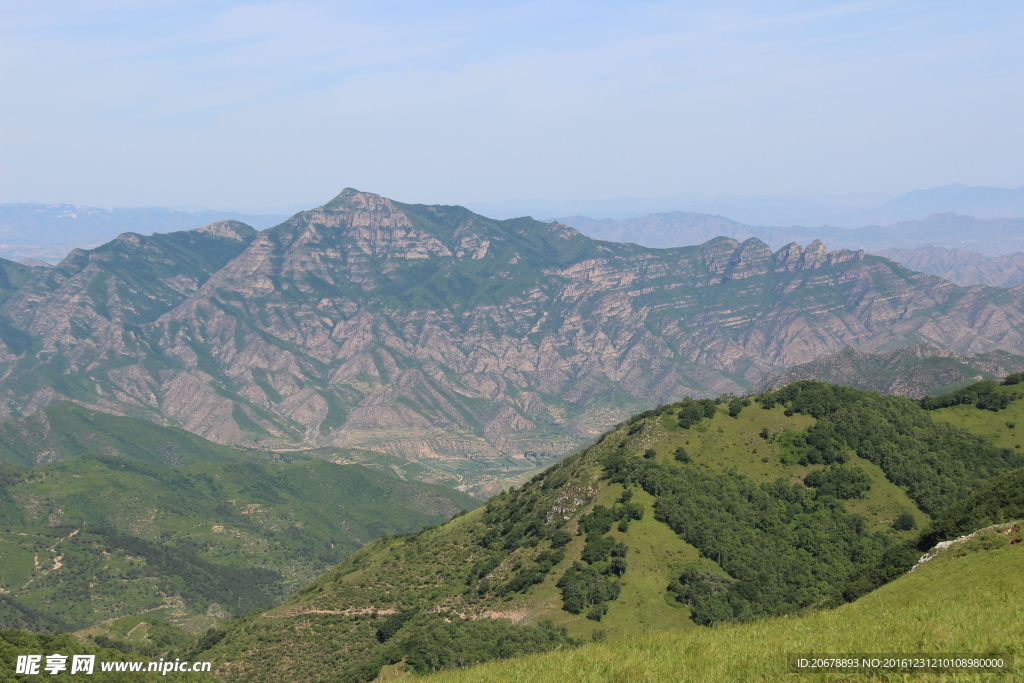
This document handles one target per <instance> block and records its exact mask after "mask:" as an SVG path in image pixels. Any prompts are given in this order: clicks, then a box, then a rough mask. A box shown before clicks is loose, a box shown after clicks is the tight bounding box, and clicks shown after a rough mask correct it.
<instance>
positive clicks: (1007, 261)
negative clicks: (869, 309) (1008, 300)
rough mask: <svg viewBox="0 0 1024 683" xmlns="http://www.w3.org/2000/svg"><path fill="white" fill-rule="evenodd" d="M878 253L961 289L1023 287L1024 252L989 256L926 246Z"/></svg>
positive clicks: (886, 250)
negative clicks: (977, 286)
mask: <svg viewBox="0 0 1024 683" xmlns="http://www.w3.org/2000/svg"><path fill="white" fill-rule="evenodd" d="M877 254H878V255H879V256H884V257H886V258H890V259H892V260H893V261H896V262H898V263H901V264H903V265H904V266H906V267H907V268H910V269H911V270H919V271H921V272H922V273H931V274H932V275H938V276H939V277H941V278H943V279H944V280H949V281H950V282H955V283H956V284H958V285H962V286H964V287H969V286H971V285H989V286H991V287H1016V286H1018V285H1021V284H1024V253H1022V252H1019V251H1018V252H1016V253H1013V254H1004V255H1003V256H992V257H989V256H984V255H983V254H979V253H978V252H975V251H968V250H965V249H947V248H944V247H933V246H931V245H928V246H924V247H916V248H914V249H882V250H880V251H878V252H877Z"/></svg>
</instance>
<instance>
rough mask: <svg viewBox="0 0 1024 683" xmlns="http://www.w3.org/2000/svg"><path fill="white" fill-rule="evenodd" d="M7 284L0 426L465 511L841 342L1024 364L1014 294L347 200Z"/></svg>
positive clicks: (719, 241) (143, 245)
mask: <svg viewBox="0 0 1024 683" xmlns="http://www.w3.org/2000/svg"><path fill="white" fill-rule="evenodd" d="M5 267H6V268H8V270H9V271H10V272H12V273H14V274H15V275H16V276H17V277H14V278H11V279H10V284H9V287H8V290H7V294H6V296H8V298H7V300H6V302H4V303H3V305H2V307H0V339H2V340H3V347H2V348H0V368H2V374H0V414H2V415H3V416H4V417H5V418H7V419H11V418H18V417H21V416H27V415H30V414H32V413H34V412H35V411H37V410H39V409H40V408H42V407H44V406H46V405H48V404H50V403H52V402H55V401H59V400H71V401H74V402H76V403H79V404H81V405H84V406H87V407H90V408H93V409H96V410H102V411H107V412H111V413H115V414H123V415H130V416H134V417H138V418H144V419H148V420H152V421H155V422H158V423H164V424H169V425H175V426H178V427H181V428H184V429H186V430H188V431H190V432H193V433H195V434H198V435H200V436H203V437H205V438H208V439H211V440H213V441H217V442H221V443H233V444H246V445H254V446H260V447H272V448H309V447H337V448H349V449H362V451H370V452H378V453H382V454H386V455H390V456H397V457H398V458H401V459H403V460H405V461H408V460H414V461H420V462H423V463H425V464H427V465H429V467H431V468H433V471H434V472H438V471H447V472H449V473H450V476H451V480H450V483H452V484H453V485H459V486H463V487H464V488H465V490H473V491H476V492H478V493H481V494H482V495H489V494H487V493H485V491H490V492H491V493H493V492H496V491H497V490H499V489H500V488H501V486H502V485H503V484H502V482H503V481H504V479H505V478H509V479H508V480H509V481H512V480H514V479H515V477H517V476H520V475H521V474H523V473H525V472H528V471H531V470H533V469H535V468H536V467H537V466H538V464H541V463H543V462H545V460H548V461H550V460H551V459H553V458H556V457H559V456H561V455H563V454H566V453H568V452H571V451H573V450H574V449H576V448H577V447H578V446H579V445H581V444H583V443H585V442H587V441H589V440H590V439H592V438H594V436H596V435H597V434H600V433H601V432H602V431H603V430H604V429H605V428H607V427H608V426H609V425H611V424H614V423H615V422H617V421H619V420H621V419H623V418H624V417H626V416H627V415H629V414H630V413H632V412H635V411H638V410H642V409H644V408H648V407H650V406H653V405H657V404H658V403H668V402H670V401H673V400H677V399H679V398H681V397H683V396H687V395H691V396H716V395H719V394H722V393H726V392H737V393H739V392H742V391H743V390H744V389H745V388H747V387H750V386H752V385H754V384H755V383H757V382H758V381H759V380H760V379H761V378H763V377H764V376H765V375H766V374H768V373H769V372H773V371H777V370H780V369H782V368H785V367H789V366H792V365H797V364H800V363H806V362H810V361H812V360H815V359H817V358H819V357H821V356H825V355H828V354H830V353H835V352H838V351H841V350H842V349H844V348H846V347H848V346H852V347H854V348H856V349H858V350H860V351H884V350H889V349H892V348H896V347H899V346H905V345H907V344H910V343H915V342H921V343H927V344H930V345H933V346H936V347H939V348H945V349H950V350H953V351H955V352H957V353H983V352H989V351H994V350H997V349H1001V350H1004V351H1008V352H1011V353H1024V335H1022V332H1024V308H1022V302H1024V290H1021V289H1019V288H1018V289H994V288H984V287H973V288H962V287H958V286H956V285H954V284H952V283H949V282H947V281H945V280H942V279H940V278H938V277H935V276H931V275H926V274H922V273H915V272H912V271H910V270H908V269H906V268H903V267H902V266H900V265H898V264H896V263H894V262H892V261H890V260H888V259H885V258H882V257H877V256H871V255H868V254H865V253H864V252H862V251H852V250H836V251H829V250H828V249H827V248H826V247H825V246H824V245H823V244H822V243H821V242H818V241H815V242H812V243H811V244H809V245H808V246H807V247H806V248H802V247H800V246H799V245H797V244H789V245H786V246H784V247H782V248H781V249H779V250H777V251H775V252H773V251H772V250H771V249H770V248H769V247H768V246H767V245H766V244H765V243H763V242H761V241H759V240H758V239H756V238H749V239H746V240H745V241H743V242H739V241H737V240H734V239H730V238H727V237H716V238H714V239H712V240H709V241H707V242H705V243H704V244H701V245H699V246H691V247H683V248H674V249H653V248H647V247H642V246H638V245H635V244H624V243H614V242H605V241H599V240H594V239H590V238H588V237H585V236H584V235H582V234H580V233H579V232H578V231H576V230H574V229H572V228H571V227H569V226H567V225H564V224H561V223H557V222H556V223H541V222H538V221H533V220H531V219H512V220H507V221H495V220H491V219H488V218H484V217H482V216H479V215H476V214H473V213H472V212H470V211H468V210H467V209H464V208H461V207H450V206H426V205H411V204H402V203H400V202H396V201H392V200H389V199H386V198H383V197H380V196H379V195H374V194H370V193H365V192H359V191H356V190H353V189H347V190H345V191H344V192H342V193H341V194H340V195H338V197H336V198H335V199H334V200H332V201H331V202H328V203H327V204H325V205H323V206H321V207H317V208H316V209H313V210H310V211H306V212H301V213H299V214H296V215H295V216H293V217H292V218H290V219H288V220H287V221H285V222H284V223H282V224H280V225H278V226H276V227H273V228H269V229H267V230H264V231H262V232H257V231H256V230H254V229H253V228H251V227H249V226H247V225H244V224H242V223H240V222H234V221H223V222H218V223H214V224H211V225H208V226H205V227H203V228H199V229H196V230H190V231H183V232H176V233H169V234H157V235H152V236H143V235H138V234H135V233H125V234H122V235H121V236H119V237H118V238H117V239H115V240H113V241H112V242H109V243H107V244H105V245H102V246H100V247H97V248H96V249H92V250H75V251H73V252H72V253H71V254H69V255H68V257H67V258H66V259H64V261H62V262H61V263H60V264H59V265H58V267H56V268H52V269H45V268H35V269H33V268H27V267H25V266H18V265H17V264H10V265H7V266H5ZM18 278H23V279H18ZM19 282H20V283H21V284H20V285H19V284H18V283H19ZM432 481H437V479H432ZM487 487H491V488H487ZM494 487H497V488H494Z"/></svg>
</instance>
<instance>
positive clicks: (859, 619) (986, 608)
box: [429, 544, 1024, 683]
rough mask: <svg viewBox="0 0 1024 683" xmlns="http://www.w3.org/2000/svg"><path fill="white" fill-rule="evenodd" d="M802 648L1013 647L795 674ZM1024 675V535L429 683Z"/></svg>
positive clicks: (717, 682) (919, 681)
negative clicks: (771, 604) (811, 601)
mask: <svg viewBox="0 0 1024 683" xmlns="http://www.w3.org/2000/svg"><path fill="white" fill-rule="evenodd" d="M790 652H799V653H810V652H813V653H819V654H825V653H850V654H852V653H872V652H877V653H987V652H1002V653H1011V654H1014V655H1015V656H1016V659H1017V664H1016V671H1015V672H1014V673H1010V674H1007V673H1004V674H992V673H989V674H964V673H956V674H944V675H939V674H925V673H914V674H891V673H889V674H885V673H883V674H876V675H864V674H792V673H789V671H788V668H787V659H786V655H787V653H790ZM780 680H785V681H803V680H815V681H846V680H849V681H868V680H883V681H904V680H906V681H914V682H915V683H925V682H926V681H939V680H941V681H950V680H958V681H961V680H963V681H966V680H978V681H981V680H993V681H995V680H999V681H1018V680H1024V544H1021V545H1016V546H1009V547H1003V548H1000V549H998V550H991V551H987V552H975V553H971V554H969V555H967V556H965V557H960V558H954V557H948V556H940V557H939V558H937V559H936V560H933V561H932V562H930V563H928V564H925V565H923V566H921V567H919V568H918V569H917V570H916V571H914V572H912V573H910V574H908V575H906V576H904V577H902V578H900V579H898V580H897V581H895V582H893V583H891V584H889V585H886V586H883V587H882V588H880V589H878V590H877V591H875V592H873V593H870V594H868V595H866V596H865V597H863V598H861V599H860V600H858V601H857V602H855V603H851V604H848V605H844V606H842V607H839V608H837V609H835V610H829V611H824V612H817V613H813V614H809V615H806V616H800V617H797V616H791V617H781V618H773V619H766V620H763V621H759V622H755V623H751V624H744V625H737V626H724V627H714V628H709V629H699V630H694V631H688V632H686V633H678V634H677V633H673V634H662V635H650V636H646V637H636V638H631V639H628V640H624V641H618V642H609V643H597V644H592V645H586V646H584V647H581V648H578V649H575V650H567V651H556V652H552V653H548V654H545V655H536V656H531V657H523V658H519V659H511V660H504V661H497V662H490V663H488V664H484V665H481V666H478V667H474V668H472V669H466V670H461V671H448V672H443V673H440V674H436V675H434V676H432V677H430V678H429V681H430V682H431V683H448V682H451V683H470V682H473V681H487V682H488V683H490V682H495V683H501V682H502V681H509V682H512V681H516V682H517V683H518V682H521V681H556V682H558V683H573V682H577V681H578V682H580V683H584V682H585V683H591V682H594V681H614V682H615V683H626V682H632V681H637V682H644V683H647V682H650V683H655V682H657V683H661V682H662V681H693V682H698V681H699V682H707V683H722V682H727V681H744V682H746V681H780Z"/></svg>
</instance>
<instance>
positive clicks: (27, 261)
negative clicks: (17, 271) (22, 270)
mask: <svg viewBox="0 0 1024 683" xmlns="http://www.w3.org/2000/svg"><path fill="white" fill-rule="evenodd" d="M18 263H20V264H21V265H23V266H28V267H29V268H53V264H52V263H47V262H46V261H41V260H39V259H37V258H23V259H21V260H20V261H18Z"/></svg>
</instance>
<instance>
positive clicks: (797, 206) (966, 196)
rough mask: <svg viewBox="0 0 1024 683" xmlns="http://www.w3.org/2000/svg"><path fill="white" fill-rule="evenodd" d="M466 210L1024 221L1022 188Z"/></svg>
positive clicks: (839, 220) (860, 221)
mask: <svg viewBox="0 0 1024 683" xmlns="http://www.w3.org/2000/svg"><path fill="white" fill-rule="evenodd" d="M466 206H468V207H469V208H471V209H472V210H474V211H477V212H479V213H481V214H484V215H486V216H490V217H493V218H511V217H513V216H522V215H531V216H534V217H537V218H543V219H551V218H552V217H554V216H571V215H574V214H575V215H584V216H590V217H592V218H596V219H611V220H616V221H618V220H623V219H626V218H637V217H640V216H644V215H647V214H652V213H675V212H680V213H687V212H691V213H704V214H712V215H722V216H728V217H729V218H731V219H734V220H737V221H739V222H742V223H748V224H751V225H773V226H786V225H834V226H840V227H842V228H857V227H860V226H864V225H872V224H875V225H887V224H891V223H897V222H901V221H910V220H923V219H924V218H925V217H927V216H929V215H931V214H936V213H956V214H964V215H970V216H975V217H977V218H982V219H985V218H1021V217H1024V187H1018V188H1016V189H1008V188H1002V187H971V186H968V185H963V184H959V183H957V184H952V185H944V186H941V187H932V188H928V189H922V190H914V191H912V192H907V193H905V194H902V195H900V196H898V197H892V198H890V199H886V200H884V201H881V202H879V198H877V197H868V196H854V195H814V196H794V195H717V196H712V195H705V194H700V193H695V192H691V193H686V194H680V195H675V196H671V197H659V198H642V197H623V198H618V199H595V200H581V201H543V200H537V201H505V202H471V203H468V204H467V205H466ZM818 237H821V236H820V235H818Z"/></svg>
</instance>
